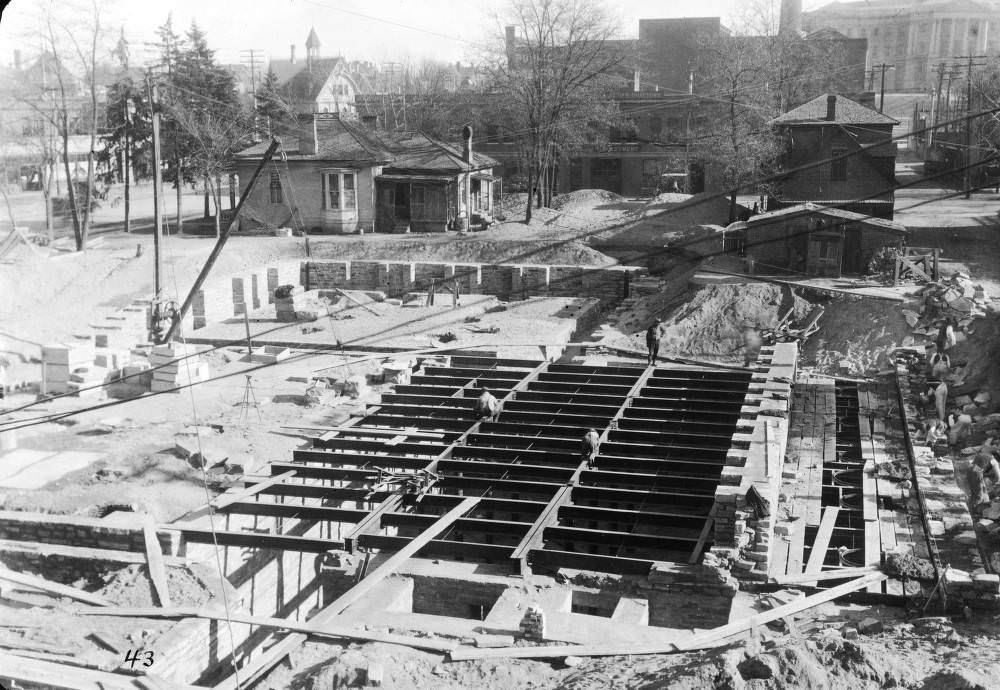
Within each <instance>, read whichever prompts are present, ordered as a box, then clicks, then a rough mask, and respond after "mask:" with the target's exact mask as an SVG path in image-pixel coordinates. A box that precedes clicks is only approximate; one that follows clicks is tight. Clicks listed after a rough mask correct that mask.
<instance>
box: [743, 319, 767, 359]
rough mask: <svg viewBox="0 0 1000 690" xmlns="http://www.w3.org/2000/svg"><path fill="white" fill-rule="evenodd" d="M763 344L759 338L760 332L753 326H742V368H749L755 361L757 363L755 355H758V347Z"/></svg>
mask: <svg viewBox="0 0 1000 690" xmlns="http://www.w3.org/2000/svg"><path fill="white" fill-rule="evenodd" d="M763 344H764V341H763V339H761V337H760V332H759V331H758V330H757V329H756V328H755V327H754V326H753V324H750V323H747V324H744V326H743V348H744V349H743V366H745V367H748V368H749V367H750V365H751V364H753V363H754V362H755V361H757V355H759V354H760V347H761V345H763Z"/></svg>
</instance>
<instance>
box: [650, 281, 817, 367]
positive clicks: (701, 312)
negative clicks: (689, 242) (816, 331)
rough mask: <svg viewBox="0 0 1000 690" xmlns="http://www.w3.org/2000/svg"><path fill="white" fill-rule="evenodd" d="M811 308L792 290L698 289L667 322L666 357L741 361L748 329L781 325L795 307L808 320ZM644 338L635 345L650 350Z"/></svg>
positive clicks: (756, 287) (767, 287) (755, 287)
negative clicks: (789, 310)
mask: <svg viewBox="0 0 1000 690" xmlns="http://www.w3.org/2000/svg"><path fill="white" fill-rule="evenodd" d="M811 306H812V305H811V304H810V303H809V302H807V301H806V300H803V299H801V298H799V297H793V296H792V293H791V290H790V289H789V288H787V287H781V286H777V285H768V284H755V285H706V286H701V287H698V288H695V290H694V291H693V292H692V293H691V294H689V295H688V299H687V300H686V301H685V303H683V304H682V305H681V306H679V307H677V308H676V309H674V310H673V311H672V312H670V313H668V314H666V315H665V316H663V317H662V321H663V339H662V341H661V352H663V353H664V354H679V355H689V356H712V357H736V356H739V354H740V352H742V347H743V329H744V327H745V326H746V325H747V324H749V325H751V326H753V327H755V328H758V329H766V328H770V327H773V326H776V325H777V323H778V321H779V320H780V319H781V315H782V314H784V313H785V312H786V311H787V310H788V309H789V308H791V307H794V309H795V312H794V315H795V316H794V318H796V319H799V318H802V317H803V316H805V315H806V314H807V313H808V312H809V309H810V308H811ZM644 337H645V335H644V333H637V334H636V335H635V337H634V346H635V347H638V348H639V349H644V348H645V340H644Z"/></svg>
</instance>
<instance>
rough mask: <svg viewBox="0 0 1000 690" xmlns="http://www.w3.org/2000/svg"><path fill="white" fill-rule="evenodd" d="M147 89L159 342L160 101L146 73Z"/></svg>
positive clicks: (154, 321)
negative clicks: (150, 138)
mask: <svg viewBox="0 0 1000 690" xmlns="http://www.w3.org/2000/svg"><path fill="white" fill-rule="evenodd" d="M146 89H147V90H148V92H149V108H150V111H151V115H152V121H153V218H154V220H155V223H154V225H153V310H152V314H151V315H150V320H151V323H152V328H151V329H150V330H152V332H153V336H154V337H153V342H159V340H158V338H157V337H156V336H158V334H159V332H160V320H161V316H162V315H161V300H162V297H163V295H162V292H163V288H162V285H161V281H160V274H161V272H162V271H161V267H160V262H161V258H160V235H161V234H162V233H163V209H162V208H161V204H162V197H163V171H162V170H161V167H160V102H159V99H158V98H157V93H156V84H154V83H153V80H152V78H151V76H150V75H148V74H147V75H146Z"/></svg>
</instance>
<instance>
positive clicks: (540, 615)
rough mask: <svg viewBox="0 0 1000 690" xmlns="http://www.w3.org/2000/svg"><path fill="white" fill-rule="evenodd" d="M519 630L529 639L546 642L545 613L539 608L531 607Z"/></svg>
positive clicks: (522, 619)
mask: <svg viewBox="0 0 1000 690" xmlns="http://www.w3.org/2000/svg"><path fill="white" fill-rule="evenodd" d="M517 628H518V630H519V631H520V632H521V635H522V636H524V637H526V638H528V639H531V640H544V639H545V612H544V611H542V609H541V608H540V607H538V606H529V607H528V610H527V611H525V613H524V617H523V618H521V623H520V624H519V625H518V626H517Z"/></svg>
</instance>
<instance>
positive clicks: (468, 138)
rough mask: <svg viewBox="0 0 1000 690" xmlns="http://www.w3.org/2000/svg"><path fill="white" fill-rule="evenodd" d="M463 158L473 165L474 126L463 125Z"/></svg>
mask: <svg viewBox="0 0 1000 690" xmlns="http://www.w3.org/2000/svg"><path fill="white" fill-rule="evenodd" d="M462 142H463V144H462V160H464V161H465V162H466V163H468V164H469V167H470V168H471V167H472V127H470V126H469V125H466V126H465V127H462Z"/></svg>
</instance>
